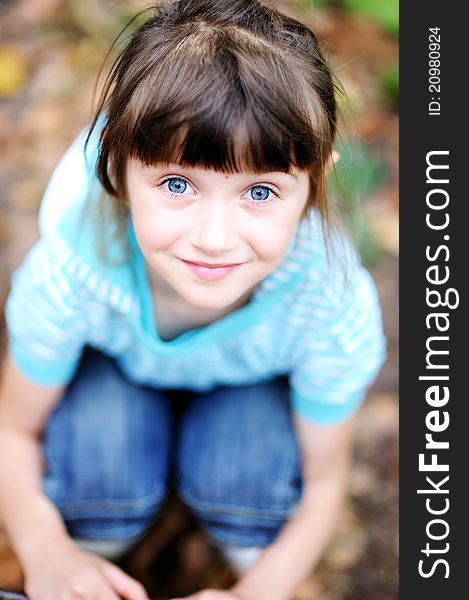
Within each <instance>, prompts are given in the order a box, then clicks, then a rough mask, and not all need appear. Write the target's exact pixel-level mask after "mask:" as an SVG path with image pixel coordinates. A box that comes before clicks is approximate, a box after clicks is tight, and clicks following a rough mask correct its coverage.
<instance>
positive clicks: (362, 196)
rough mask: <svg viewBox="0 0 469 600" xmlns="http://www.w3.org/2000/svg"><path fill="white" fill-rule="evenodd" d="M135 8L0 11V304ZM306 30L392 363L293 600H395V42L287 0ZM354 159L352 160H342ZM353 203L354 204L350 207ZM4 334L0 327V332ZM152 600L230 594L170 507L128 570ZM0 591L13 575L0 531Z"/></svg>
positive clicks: (33, 1)
mask: <svg viewBox="0 0 469 600" xmlns="http://www.w3.org/2000/svg"><path fill="white" fill-rule="evenodd" d="M146 4H147V3H144V2H142V1H141V0H125V1H122V2H116V1H111V0H0V306H1V307H3V304H4V300H5V297H6V294H7V292H8V287H9V279H10V276H11V272H12V271H13V269H14V268H16V267H17V266H18V265H19V263H20V262H21V260H22V258H23V256H24V254H25V253H26V251H27V250H28V248H29V247H30V246H31V245H32V243H33V242H34V241H35V239H36V238H37V235H38V231H37V223H36V216H37V208H38V205H39V202H40V198H41V195H42V192H43V190H44V187H45V185H46V183H47V181H48V178H49V176H50V174H51V172H52V170H53V168H54V166H55V164H56V163H57V161H58V159H59V158H60V156H61V155H62V153H63V152H64V150H65V149H66V148H67V146H68V145H69V144H70V143H71V141H72V140H73V139H74V137H75V136H76V135H77V134H78V132H79V131H80V130H81V129H82V128H83V127H84V126H85V125H86V124H87V122H88V121H89V118H90V115H91V106H92V97H93V86H94V82H95V78H96V74H97V72H98V70H99V67H100V66H101V63H102V61H103V59H104V57H105V55H106V52H107V49H108V47H109V45H110V41H111V40H112V39H113V38H114V37H115V34H116V32H118V31H119V30H120V28H121V26H122V25H123V24H125V22H126V21H127V19H128V17H129V16H130V15H132V14H133V13H135V12H137V11H138V10H140V9H141V8H142V7H144V6H145V5H146ZM279 4H280V5H284V6H285V5H289V6H290V7H291V8H293V9H295V10H299V11H300V14H302V15H303V16H305V17H306V18H307V19H310V20H311V22H312V25H313V27H314V28H315V30H316V32H317V33H318V35H319V37H320V38H321V40H322V42H323V43H324V45H325V48H326V49H327V52H328V55H329V58H330V60H332V62H333V64H334V65H335V69H336V73H337V76H338V78H339V80H340V81H341V83H342V85H343V86H344V88H345V90H346V93H347V97H348V100H349V102H345V101H342V106H341V108H342V112H343V113H344V127H343V131H344V134H343V137H344V144H345V151H342V152H343V156H344V160H342V161H341V163H340V164H339V166H338V167H337V176H338V179H339V180H340V181H342V182H343V186H344V187H347V194H346V196H350V198H351V199H350V202H352V203H355V204H356V208H358V209H359V212H360V214H361V215H363V218H361V219H360V221H359V229H360V236H359V238H360V239H359V243H360V248H361V250H362V253H363V256H364V260H365V261H366V264H367V265H368V266H369V267H370V269H371V271H372V274H373V276H374V278H375V281H376V283H377V285H378V291H379V294H380V299H381V302H382V306H383V313H384V322H385V330H386V334H387V337H388V342H389V346H388V353H389V358H388V361H387V363H386V365H385V367H384V369H383V370H382V372H381V374H380V376H379V379H378V381H377V382H376V384H375V385H374V386H373V389H372V390H371V391H370V393H369V394H368V397H367V400H366V402H365V405H364V407H363V408H362V409H361V411H360V413H359V416H358V427H357V433H356V452H355V457H354V462H353V468H352V473H351V478H350V485H349V491H348V497H347V502H346V506H345V509H344V511H343V514H342V517H341V520H340V524H339V527H338V530H337V533H336V535H335V537H334V539H333V541H332V543H331V545H330V548H329V550H328V552H327V553H326V555H325V556H324V558H323V560H322V562H321V565H320V566H319V568H318V570H317V571H316V573H315V575H314V576H313V577H311V578H310V579H309V580H308V581H307V582H305V584H304V585H303V586H302V587H301V589H300V590H299V591H298V593H297V595H296V597H295V600H394V599H397V597H398V591H397V560H398V537H397V536H398V531H397V527H398V516H397V512H398V404H397V398H398V391H397V390H398V370H397V368H398V367H397V343H398V340H397V328H398V297H397V296H398V283H397V272H398V260H397V257H398V224H397V223H398V221H397V219H398V194H397V179H398V164H397V160H398V159H397V150H398V128H397V84H396V78H397V74H396V61H397V52H398V50H397V41H396V37H395V35H393V33H390V32H389V31H387V30H386V29H385V28H383V26H382V24H380V23H379V22H377V21H376V19H373V18H369V17H368V16H366V15H364V14H356V13H354V12H351V11H350V10H345V8H344V4H342V6H341V3H340V2H334V6H329V5H328V3H327V2H324V0H323V1H322V2H320V7H318V8H317V10H315V11H314V12H311V11H310V6H309V4H311V3H309V2H305V1H299V0H297V1H295V0H289V1H287V0H284V2H280V3H279ZM348 152H349V153H350V158H349V157H348V156H349V155H348V154H347V153H348ZM357 198H358V199H357ZM0 329H1V332H3V330H4V324H3V320H2V321H1V322H0ZM124 566H125V567H126V568H127V569H128V570H129V571H130V572H131V573H133V574H134V575H136V576H137V577H139V578H140V579H141V580H142V581H143V582H144V583H145V585H147V587H148V589H149V591H150V592H151V593H152V594H153V595H154V597H155V598H165V597H171V596H174V595H182V594H187V593H190V592H191V591H194V590H195V589H198V588H200V587H202V586H213V587H216V586H220V587H223V586H226V585H229V584H230V582H231V581H232V579H233V574H232V573H231V571H230V569H229V568H228V567H227V566H226V565H224V563H223V561H222V560H221V558H220V557H219V556H218V555H217V554H216V552H215V550H214V549H213V548H212V547H211V546H210V543H209V542H208V540H206V538H205V536H204V535H203V533H202V532H200V531H199V530H198V528H197V526H196V524H195V523H194V522H193V520H192V518H191V516H190V515H188V514H187V513H186V512H185V510H184V508H183V507H182V506H181V505H180V504H179V503H178V501H177V500H172V501H171V502H170V503H169V505H168V508H167V510H166V511H165V513H164V514H163V515H162V517H161V519H160V520H159V522H158V523H157V524H155V528H154V531H153V532H152V533H151V534H150V535H149V537H148V539H147V540H146V541H144V542H143V544H141V546H140V547H139V548H137V549H136V551H135V552H134V553H133V554H132V555H131V556H130V557H128V558H127V559H126V561H125V565H124ZM0 585H4V586H10V587H18V586H20V585H21V575H20V572H19V570H18V566H17V564H16V562H15V561H14V557H13V556H12V555H11V552H10V550H9V549H8V544H7V541H6V538H5V536H4V535H3V534H2V533H1V531H0Z"/></svg>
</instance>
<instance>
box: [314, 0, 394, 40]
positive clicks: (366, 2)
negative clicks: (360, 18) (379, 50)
mask: <svg viewBox="0 0 469 600" xmlns="http://www.w3.org/2000/svg"><path fill="white" fill-rule="evenodd" d="M304 4H305V5H306V6H309V7H312V8H324V7H326V6H341V7H343V8H345V9H346V10H348V11H349V12H351V13H357V14H362V15H364V16H365V17H367V18H369V19H372V20H373V21H375V22H376V23H378V24H379V25H381V27H383V29H385V30H386V31H387V32H388V33H390V34H392V35H395V36H397V34H398V33H399V2H398V0H304Z"/></svg>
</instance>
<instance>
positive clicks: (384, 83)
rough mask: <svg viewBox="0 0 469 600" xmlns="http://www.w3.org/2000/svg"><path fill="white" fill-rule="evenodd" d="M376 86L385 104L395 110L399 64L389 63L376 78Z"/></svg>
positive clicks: (397, 96)
mask: <svg viewBox="0 0 469 600" xmlns="http://www.w3.org/2000/svg"><path fill="white" fill-rule="evenodd" d="M378 87H379V89H380V91H381V95H382V98H383V100H384V103H385V105H387V106H389V107H390V108H391V109H393V110H397V108H398V103H399V65H398V63H397V62H393V63H391V64H389V65H388V66H387V67H386V68H385V69H384V71H382V73H381V75H380V76H379V79H378Z"/></svg>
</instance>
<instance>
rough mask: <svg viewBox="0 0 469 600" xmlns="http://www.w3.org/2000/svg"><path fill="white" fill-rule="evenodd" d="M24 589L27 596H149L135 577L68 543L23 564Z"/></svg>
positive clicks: (135, 599)
mask: <svg viewBox="0 0 469 600" xmlns="http://www.w3.org/2000/svg"><path fill="white" fill-rule="evenodd" d="M25 591H26V593H27V595H28V598H29V600H81V599H83V600H118V599H119V598H125V600H148V596H147V594H146V592H145V590H144V588H143V586H142V585H141V584H140V583H139V582H138V581H136V580H135V579H132V577H129V575H127V574H126V573H124V572H123V571H122V570H121V569H119V568H118V567H116V566H115V565H113V564H112V563H110V562H108V561H106V560H104V559H102V558H100V557H98V556H95V555H93V554H89V553H88V552H84V551H82V550H80V549H79V548H76V547H75V546H73V545H71V544H70V545H69V546H68V545H67V547H66V548H65V549H64V548H63V547H61V548H60V549H58V548H57V549H54V551H50V550H49V551H46V552H45V553H44V554H43V555H42V556H41V557H37V560H35V561H33V562H32V563H31V562H30V563H28V565H26V568H25Z"/></svg>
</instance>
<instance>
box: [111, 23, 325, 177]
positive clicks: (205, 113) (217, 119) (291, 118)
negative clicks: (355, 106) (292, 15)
mask: <svg viewBox="0 0 469 600" xmlns="http://www.w3.org/2000/svg"><path fill="white" fill-rule="evenodd" d="M191 29H192V30H190V31H187V30H186V31H183V32H182V33H181V32H180V39H179V40H178V39H173V40H172V42H171V48H170V49H168V48H167V49H166V52H164V49H160V52H158V53H157V52H155V54H154V57H153V60H152V64H149V65H147V66H146V68H145V69H144V72H140V73H136V72H135V69H134V78H133V81H132V80H130V81H129V80H127V81H125V80H123V81H118V80H117V81H116V88H118V87H120V86H123V87H124V89H125V88H126V89H127V90H128V94H131V95H130V96H129V95H128V97H127V98H128V101H127V103H126V105H125V106H124V107H122V110H116V107H112V106H111V110H110V111H109V117H110V118H109V120H108V123H107V126H106V129H105V131H104V133H103V144H104V146H105V147H107V148H108V149H109V156H110V157H111V158H112V155H111V150H110V149H112V148H118V150H117V151H113V154H115V153H117V154H118V155H119V158H120V159H121V164H123V161H124V160H126V159H128V158H136V159H138V160H139V161H141V162H142V163H144V164H146V165H152V164H156V163H178V164H182V165H185V166H191V167H201V168H207V169H214V170H216V171H223V172H240V171H247V172H255V173H261V172H270V171H283V172H290V171H291V170H292V169H293V168H295V167H296V168H299V169H311V168H312V167H314V166H315V165H318V164H321V162H322V160H323V157H324V147H325V146H327V147H330V145H331V143H332V140H330V139H328V138H330V135H328V124H327V122H324V121H325V118H324V111H322V114H321V113H320V111H315V109H314V103H315V101H316V103H317V104H319V100H318V99H315V98H314V97H313V98H311V97H310V98H307V97H305V93H304V88H305V81H298V78H297V77H295V76H294V75H293V74H292V71H293V70H292V69H291V68H289V66H288V64H287V63H286V62H284V61H283V60H282V57H281V55H280V54H279V53H278V52H275V51H274V49H273V48H272V47H270V46H268V45H267V44H257V47H256V48H255V50H256V51H255V52H253V49H252V47H249V45H250V44H249V40H248V41H246V40H242V42H243V43H240V40H239V39H237V37H238V36H237V35H236V32H235V33H234V32H233V28H229V27H225V28H222V29H217V28H209V27H200V26H198V27H196V26H194V25H192V26H191ZM251 45H252V44H251ZM158 55H159V56H158ZM123 71H124V72H127V73H128V72H129V71H130V73H132V69H123ZM308 87H309V86H308ZM309 89H310V88H309ZM310 94H311V92H310ZM311 96H312V94H311ZM312 113H317V118H316V119H314V120H313V119H312ZM112 115H117V116H116V117H115V118H112ZM313 122H314V124H313ZM116 142H117V143H116Z"/></svg>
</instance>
